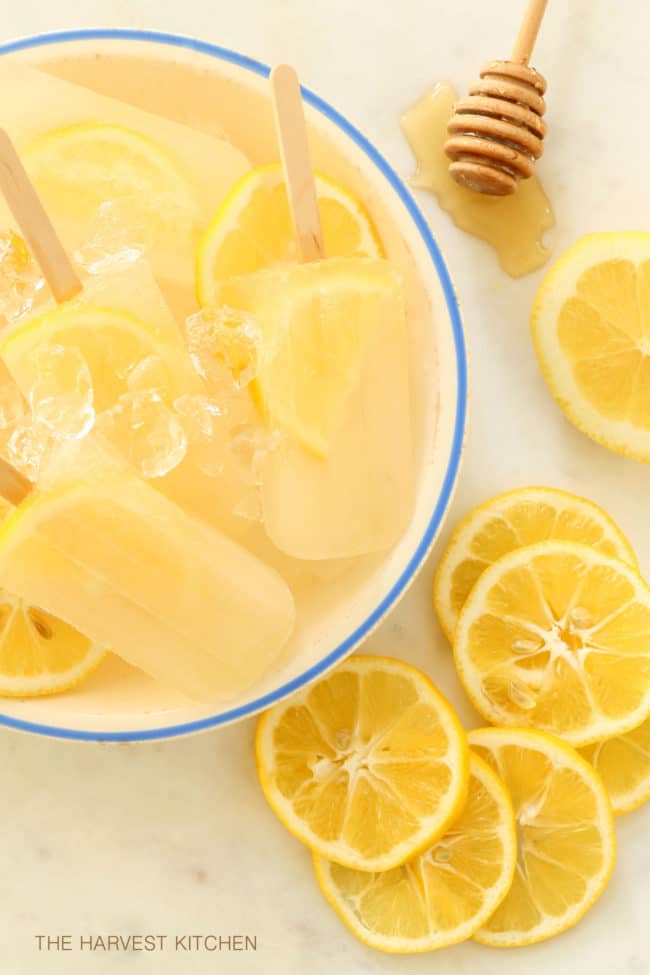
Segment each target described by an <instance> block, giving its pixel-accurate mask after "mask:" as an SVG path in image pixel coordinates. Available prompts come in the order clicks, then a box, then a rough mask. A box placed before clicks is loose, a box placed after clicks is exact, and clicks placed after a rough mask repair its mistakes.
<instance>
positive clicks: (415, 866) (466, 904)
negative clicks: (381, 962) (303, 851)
mask: <svg viewBox="0 0 650 975" xmlns="http://www.w3.org/2000/svg"><path fill="white" fill-rule="evenodd" d="M516 862H517V839H516V833H515V820H514V814H513V810H512V805H511V803H510V799H509V796H508V793H507V792H506V789H505V787H504V785H503V783H502V782H501V781H500V780H499V778H498V776H497V775H496V774H495V773H494V772H493V771H492V769H491V768H490V767H489V766H488V765H487V764H486V763H485V762H484V761H483V760H482V759H480V758H478V757H477V756H476V755H472V756H471V757H470V779H469V791H468V796H467V803H466V805H465V808H464V809H463V811H462V813H461V814H460V816H459V818H458V819H457V820H456V822H455V823H454V824H453V826H451V827H450V829H448V830H447V832H446V833H445V834H444V835H443V836H442V837H441V838H440V839H439V840H438V841H437V842H436V843H435V844H434V845H433V846H431V847H429V849H428V850H426V851H425V852H424V853H420V854H419V855H418V856H416V857H415V858H414V859H412V860H409V861H408V862H407V863H405V864H403V865H402V866H400V867H396V868H395V869H393V870H387V871H383V872H381V873H368V872H364V871H361V870H351V869H350V868H348V867H342V866H340V865H339V864H337V863H331V862H330V861H329V860H325V859H323V858H322V857H320V856H318V855H314V868H315V870H316V877H317V879H318V883H319V885H320V888H321V890H322V891H323V893H324V895H325V897H326V898H327V900H328V901H329V903H330V904H331V905H332V907H333V908H334V910H335V911H336V912H337V914H338V915H339V916H340V917H341V919H342V920H343V921H344V923H345V924H346V925H347V927H348V928H349V929H350V931H351V932H352V933H353V934H354V935H355V936H356V937H357V938H359V939H360V940H361V941H363V942H364V943H365V944H367V945H369V946H370V947H372V948H378V949H379V950H380V951H387V952H394V953H398V954H410V953H415V952H420V951H433V950H435V949H437V948H446V947H448V946H449V945H453V944H457V943H458V942H459V941H464V940H465V939H467V938H470V937H471V936H472V935H473V934H474V932H475V931H477V930H478V929H479V928H480V927H481V926H482V925H483V924H484V923H485V922H486V921H487V920H488V918H489V917H491V915H492V914H493V913H494V911H495V910H496V909H497V907H498V906H499V904H500V903H501V901H502V900H503V899H504V897H505V896H506V894H507V893H508V891H509V889H510V885H511V883H512V879H513V876H514V872H515V865H516Z"/></svg>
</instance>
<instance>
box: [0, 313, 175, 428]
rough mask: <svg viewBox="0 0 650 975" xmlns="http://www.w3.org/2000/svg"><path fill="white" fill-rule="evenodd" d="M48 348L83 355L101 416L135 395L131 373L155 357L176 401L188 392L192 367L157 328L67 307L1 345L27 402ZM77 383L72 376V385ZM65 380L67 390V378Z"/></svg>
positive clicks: (119, 315)
mask: <svg viewBox="0 0 650 975" xmlns="http://www.w3.org/2000/svg"><path fill="white" fill-rule="evenodd" d="M48 346H49V347H50V348H53V347H59V348H60V347H63V348H64V349H75V350H77V351H78V352H79V353H80V354H81V356H82V357H83V360H84V361H85V363H86V365H87V366H88V369H89V372H90V378H91V381H92V388H93V396H94V406H95V410H96V411H97V412H98V413H100V412H103V411H104V410H107V409H111V408H112V407H113V406H114V405H115V403H116V402H117V400H118V399H119V397H120V396H121V395H122V394H123V393H126V392H127V391H128V390H129V388H130V387H129V375H130V373H131V370H132V369H133V368H136V367H138V366H139V365H140V364H141V363H143V362H145V361H146V360H150V357H155V360H156V362H157V363H158V365H159V368H160V371H161V372H162V373H164V385H165V386H166V388H167V396H168V397H169V398H170V399H173V398H174V397H175V396H178V395H181V394H182V393H184V392H187V382H188V371H187V369H188V368H189V367H185V366H184V360H183V358H182V356H181V355H180V354H179V350H178V348H175V347H174V346H172V345H171V344H167V343H165V342H161V341H160V340H159V339H158V337H157V335H156V334H155V330H154V327H153V326H150V325H148V324H147V323H145V322H143V321H141V320H140V319H138V318H135V317H134V316H132V315H129V314H127V313H126V312H118V311H113V310H111V309H108V308H96V307H92V306H89V305H82V304H74V303H73V304H65V305H61V306H59V307H58V308H55V309H54V310H53V311H49V312H46V313H44V314H43V315H41V316H39V317H37V318H35V319H33V320H31V321H27V322H26V323H25V324H22V325H19V326H17V327H16V328H14V329H12V330H11V331H10V332H8V333H6V334H5V335H4V336H3V337H2V340H1V341H0V356H1V357H2V358H3V359H4V361H5V362H6V363H7V365H8V366H9V369H10V371H11V373H12V375H13V377H14V379H15V380H16V382H17V383H18V385H19V386H20V388H21V390H22V391H23V393H24V394H25V396H29V392H30V390H31V389H32V387H33V384H34V383H35V382H36V380H37V379H38V369H37V365H38V362H39V355H40V353H41V352H42V351H43V350H46V349H47V347H48ZM74 378H75V377H74V375H71V376H70V377H69V380H70V381H71V382H72V381H74ZM59 379H60V380H61V381H62V382H63V384H65V382H66V377H65V376H59ZM61 392H65V389H61Z"/></svg>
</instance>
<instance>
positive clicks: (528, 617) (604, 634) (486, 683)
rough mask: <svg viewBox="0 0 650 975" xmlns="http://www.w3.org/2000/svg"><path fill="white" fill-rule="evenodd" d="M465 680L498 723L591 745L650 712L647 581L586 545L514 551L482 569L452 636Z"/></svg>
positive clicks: (483, 711) (547, 545)
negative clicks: (526, 728)
mask: <svg viewBox="0 0 650 975" xmlns="http://www.w3.org/2000/svg"><path fill="white" fill-rule="evenodd" d="M454 655H455V658H456V666H457V669H458V674H459V676H460V679H461V681H462V683H463V685H464V687H465V689H466V691H467V693H468V694H469V696H470V698H471V699H472V701H473V703H474V705H475V706H476V708H477V709H478V711H479V712H480V713H481V714H482V715H483V717H484V718H486V719H487V720H488V721H490V722H491V723H492V724H505V725H515V726H517V725H526V726H533V727H537V728H541V729H542V730H544V731H548V732H551V733H555V734H558V735H560V736H561V737H563V738H566V739H567V740H568V741H570V742H571V743H572V744H574V745H587V744H591V743H592V742H594V741H598V740H599V739H602V738H610V737H613V736H614V735H618V734H623V733H625V732H626V731H630V730H631V729H632V728H635V727H636V726H637V725H639V724H640V723H641V722H642V721H644V720H645V719H646V718H647V717H648V714H649V713H650V589H649V588H648V586H647V585H646V583H645V582H644V581H643V580H642V579H641V577H640V576H639V574H638V573H637V572H636V571H635V569H633V568H632V567H631V566H629V565H626V564H625V563H623V562H620V561H618V560H616V559H611V558H609V557H608V556H606V555H603V554H602V553H600V552H597V551H595V550H594V549H593V548H589V547H588V546H586V545H578V544H575V543H573V542H563V541H549V542H540V543H539V544H537V545H530V546H528V547H526V548H520V549H516V550H515V551H513V552H510V553H509V554H508V555H505V556H503V557H502V558H501V559H498V560H497V561H496V562H495V563H494V565H492V566H490V568H489V569H486V571H485V572H484V573H483V575H482V576H481V577H480V578H479V580H478V582H477V583H476V585H475V586H474V588H473V589H472V592H471V593H470V596H469V598H468V600H467V602H466V603H465V606H464V608H463V610H462V612H461V614H460V619H459V621H458V627H457V629H456V636H455V641H454Z"/></svg>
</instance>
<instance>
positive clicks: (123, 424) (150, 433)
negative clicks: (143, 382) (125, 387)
mask: <svg viewBox="0 0 650 975" xmlns="http://www.w3.org/2000/svg"><path fill="white" fill-rule="evenodd" d="M98 427H99V429H100V430H101V432H102V433H103V434H104V436H106V437H107V439H108V440H110V441H111V443H113V444H114V446H115V447H117V448H118V449H119V451H120V452H121V454H122V455H123V456H124V458H125V459H126V460H127V461H128V462H129V463H130V464H131V466H132V467H133V468H134V469H135V470H136V471H137V472H138V473H139V474H140V475H141V476H142V477H144V478H147V479H150V478H156V477H164V476H165V474H168V473H169V472H170V471H172V470H173V469H174V468H175V467H178V465H179V464H180V463H181V461H182V460H183V458H184V457H185V453H186V451H187V437H186V434H185V430H184V428H183V425H182V423H181V421H180V419H179V417H178V416H176V414H175V413H174V411H173V410H171V409H170V408H169V406H167V404H166V403H165V402H164V400H162V399H161V397H160V396H159V395H158V393H157V392H156V391H155V390H153V389H146V390H140V391H136V392H130V393H124V394H123V395H122V396H120V398H119V400H118V401H117V403H116V405H115V406H114V407H113V408H112V409H111V410H107V411H106V412H104V413H102V414H101V415H100V416H99V417H98Z"/></svg>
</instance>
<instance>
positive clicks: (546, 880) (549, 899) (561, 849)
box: [469, 728, 616, 948]
mask: <svg viewBox="0 0 650 975" xmlns="http://www.w3.org/2000/svg"><path fill="white" fill-rule="evenodd" d="M469 740H470V745H471V747H472V750H474V751H476V752H478V754H479V755H480V756H481V757H482V758H484V759H485V761H487V762H488V763H489V764H490V765H491V766H492V768H493V769H494V770H495V771H496V772H497V774H498V775H499V777H500V778H501V780H502V781H503V782H504V784H505V786H506V788H507V789H508V792H509V793H510V797H511V800H512V804H513V807H514V812H515V820H516V823H517V847H518V857H517V869H516V871H515V876H514V880H513V883H512V886H511V888H510V891H509V893H508V894H507V895H506V897H505V899H504V900H503V901H502V902H501V904H500V905H499V907H497V909H496V911H495V912H494V913H493V914H492V916H491V918H490V919H489V920H488V921H486V922H485V924H484V925H483V927H481V928H480V929H479V930H478V931H477V932H476V934H475V935H474V937H475V939H476V940H477V941H480V942H481V943H482V944H485V945H490V946H492V947H496V948H514V947H519V946H521V945H528V944H533V943H534V942H536V941H544V940H546V939H547V938H551V937H553V935H556V934H560V933H561V932H562V931H566V930H567V928H570V927H572V926H573V925H574V924H576V923H577V922H578V921H579V920H580V918H581V917H583V916H584V914H585V913H586V912H587V911H588V910H589V908H590V907H591V906H592V905H593V904H594V903H595V901H596V900H597V899H598V898H599V897H600V895H601V894H602V892H603V890H604V889H605V887H606V885H607V882H608V880H609V878H610V876H611V873H612V870H613V868H614V861H615V859H616V837H615V833H614V817H613V813H612V808H611V805H610V803H609V799H608V798H607V793H606V791H605V787H604V786H603V783H602V780H601V779H600V777H599V776H598V775H596V773H595V772H594V769H593V768H592V766H591V765H590V764H589V763H588V762H586V761H585V759H584V758H582V757H581V756H580V755H579V754H578V753H577V752H576V751H575V749H573V748H571V747H570V746H569V745H566V744H565V743H564V742H562V741H560V740H559V739H558V738H554V737H553V736H551V735H546V734H544V733H542V732H540V731H532V730H529V729H521V728H484V729H480V730H478V731H472V732H470V735H469Z"/></svg>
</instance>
